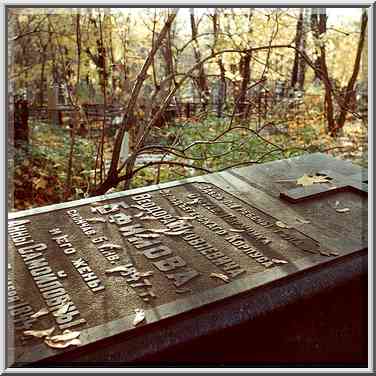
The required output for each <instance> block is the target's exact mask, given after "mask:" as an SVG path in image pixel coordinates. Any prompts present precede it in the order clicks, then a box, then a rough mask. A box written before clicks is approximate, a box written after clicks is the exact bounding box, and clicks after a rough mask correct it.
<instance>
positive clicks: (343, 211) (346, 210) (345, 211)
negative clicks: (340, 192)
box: [336, 208, 350, 213]
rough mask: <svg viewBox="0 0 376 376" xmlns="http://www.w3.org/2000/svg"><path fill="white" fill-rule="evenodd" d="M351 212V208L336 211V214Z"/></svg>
mask: <svg viewBox="0 0 376 376" xmlns="http://www.w3.org/2000/svg"><path fill="white" fill-rule="evenodd" d="M349 211H350V209H349V208H342V209H336V212H338V213H347V212H349Z"/></svg>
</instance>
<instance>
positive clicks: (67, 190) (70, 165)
mask: <svg viewBox="0 0 376 376" xmlns="http://www.w3.org/2000/svg"><path fill="white" fill-rule="evenodd" d="M76 47H77V73H76V102H77V101H78V97H77V90H78V86H79V84H80V71H81V28H80V13H77V15H76ZM76 104H77V103H76ZM72 116H73V119H71V124H70V150H69V158H68V172H67V182H66V187H65V199H66V200H67V199H68V198H69V196H70V195H71V191H72V169H73V153H74V145H75V141H76V129H78V119H79V113H78V112H77V111H73V113H72Z"/></svg>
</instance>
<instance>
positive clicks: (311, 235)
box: [7, 154, 367, 366]
mask: <svg viewBox="0 0 376 376" xmlns="http://www.w3.org/2000/svg"><path fill="white" fill-rule="evenodd" d="M323 169H325V170H329V171H335V172H336V177H335V179H336V180H335V182H332V181H330V180H329V182H327V183H322V184H320V186H321V188H322V189H321V190H320V192H318V194H317V195H316V196H315V195H314V194H312V191H311V189H312V187H304V189H307V195H308V196H309V199H304V200H302V201H298V202H295V203H294V202H291V200H289V198H288V197H287V198H286V196H289V194H291V195H292V196H293V195H294V194H296V192H295V191H294V190H295V189H297V188H299V187H297V185H296V180H297V179H298V178H299V177H301V176H302V175H303V174H308V175H309V174H311V175H314V174H315V173H317V172H320V171H322V170H323ZM355 174H357V178H355V177H354V176H355ZM364 174H365V172H364V171H363V175H362V170H361V169H360V168H358V167H355V166H353V165H352V164H351V163H349V162H344V161H339V160H335V159H334V158H330V157H328V156H326V155H323V154H313V155H309V156H306V157H300V158H293V159H290V160H283V161H277V162H272V163H267V164H264V165H260V166H255V167H246V168H240V169H235V170H231V171H227V172H223V173H217V174H209V175H206V176H201V177H196V178H191V179H186V180H183V181H179V182H173V183H167V184H161V185H159V186H153V187H148V188H142V189H135V190H131V191H127V192H121V193H114V194H110V195H107V196H100V197H94V198H88V199H85V200H80V201H75V202H70V203H63V204H58V205H53V206H48V207H43V208H38V209H32V210H27V211H23V212H18V213H13V214H10V215H9V221H8V239H9V242H8V244H9V246H8V305H7V307H8V314H9V325H8V327H9V333H8V350H9V351H8V362H9V366H12V365H13V366H25V365H35V364H55V365H62V364H73V365H74V364H86V365H87V364H91V365H93V366H94V365H96V364H98V365H100V364H115V365H116V364H119V363H123V364H126V363H127V362H132V361H133V362H134V361H137V360H139V359H142V358H143V357H145V356H149V355H153V354H156V353H158V352H159V351H162V350H165V349H168V348H171V347H173V346H175V345H178V344H184V343H185V342H188V341H190V340H193V339H195V338H199V337H201V336H204V335H208V334H210V333H211V332H215V331H218V330H222V329H225V328H230V327H233V326H236V325H238V324H241V323H243V322H247V321H250V320H252V319H255V318H256V317H257V316H258V315H259V314H260V312H266V311H271V310H273V309H274V308H275V307H277V306H281V305H285V304H289V303H291V302H292V301H294V300H299V299H301V298H304V297H306V296H309V295H312V294H314V293H315V292H317V291H320V290H325V289H327V288H330V286H335V285H338V284H341V283H344V281H348V280H351V278H354V276H356V275H360V274H364V273H365V272H366V251H367V195H365V194H364V190H361V189H360V190H354V189H348V190H347V189H340V190H337V189H332V193H331V194H325V195H324V196H322V195H321V194H320V193H322V191H330V190H331V188H332V187H333V184H336V185H338V186H341V187H342V186H347V185H350V186H352V185H356V184H358V186H359V184H365V183H363V182H364V181H366V177H365V176H364ZM342 177H343V179H344V182H343V184H342V185H341V181H340V180H341V178H342ZM354 179H355V180H354ZM357 179H358V180H359V181H357ZM349 181H351V184H349ZM324 186H326V187H327V189H324V188H323V187H324ZM289 192H290V193H289ZM291 192H292V193H291ZM299 195H300V196H299V197H301V196H302V192H300V193H299ZM303 196H304V195H303ZM345 208H346V209H348V210H341V209H345ZM43 308H44V309H47V311H46V314H44V315H42V316H40V317H36V318H35V313H37V312H38V311H40V310H41V309H43ZM139 310H143V311H144V312H145V318H144V320H143V321H141V322H139V323H136V322H135V317H136V315H137V312H139ZM49 328H55V329H54V332H53V334H52V335H55V334H61V333H63V332H64V331H66V330H70V331H79V332H80V335H79V340H80V344H74V345H71V346H68V347H66V348H61V349H56V348H54V347H51V346H50V345H48V344H47V343H45V342H44V338H36V337H34V336H29V335H25V331H27V330H45V329H49Z"/></svg>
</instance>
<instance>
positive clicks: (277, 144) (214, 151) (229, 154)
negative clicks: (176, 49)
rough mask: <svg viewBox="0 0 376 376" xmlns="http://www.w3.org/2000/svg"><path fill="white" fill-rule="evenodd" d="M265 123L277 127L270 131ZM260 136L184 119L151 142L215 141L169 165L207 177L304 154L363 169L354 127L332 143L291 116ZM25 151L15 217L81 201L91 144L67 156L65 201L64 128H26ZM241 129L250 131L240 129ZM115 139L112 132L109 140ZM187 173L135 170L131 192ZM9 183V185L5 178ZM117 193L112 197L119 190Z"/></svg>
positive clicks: (362, 139)
mask: <svg viewBox="0 0 376 376" xmlns="http://www.w3.org/2000/svg"><path fill="white" fill-rule="evenodd" d="M271 123H274V124H278V125H276V126H274V125H272V124H271ZM265 124H267V125H265V127H264V128H263V130H262V131H261V132H260V135H261V136H262V137H258V136H257V135H255V133H254V132H253V130H256V129H257V127H258V125H257V122H249V121H242V122H237V124H236V126H239V127H243V128H239V129H233V130H232V131H231V132H225V131H226V129H228V125H229V120H228V119H226V120H225V119H218V118H215V117H212V118H207V119H205V120H204V121H202V120H199V119H195V118H192V119H189V121H187V120H186V121H184V122H183V121H181V123H176V124H174V125H170V126H169V127H165V128H163V129H157V130H156V131H155V132H154V134H153V138H154V142H158V140H159V142H160V143H165V144H166V143H167V141H166V140H169V142H172V140H175V142H176V147H177V148H179V149H184V148H187V147H188V146H189V145H192V143H194V142H195V141H198V140H204V141H213V140H214V139H215V138H216V136H218V135H219V134H221V133H224V134H223V136H222V137H220V138H218V140H217V141H220V143H204V144H196V145H194V146H192V147H190V148H189V149H187V150H186V152H185V155H186V156H187V158H192V159H183V158H178V157H174V158H175V159H174V160H175V161H180V162H186V163H190V164H192V165H193V166H195V167H201V168H205V169H208V170H211V171H215V170H221V169H224V168H227V167H229V166H232V165H241V164H242V163H244V162H246V161H253V162H256V161H257V162H258V163H262V162H267V161H272V160H275V159H282V158H289V157H292V156H296V155H301V154H304V153H312V152H317V151H322V152H327V153H329V154H331V155H334V156H336V157H338V158H342V159H350V160H352V161H353V162H354V163H355V164H359V165H362V166H364V167H367V150H368V148H367V129H366V126H365V125H364V124H363V123H361V122H360V121H351V120H350V121H348V122H347V123H346V126H345V129H344V132H343V135H341V136H340V137H338V138H335V139H333V138H331V137H330V136H328V135H326V133H325V125H324V119H323V117H322V115H312V116H310V117H307V116H305V117H304V118H303V117H299V116H295V117H293V118H291V119H284V121H282V122H281V121H279V123H278V122H277V118H276V119H273V118H269V119H268V121H267V122H266V123H265ZM30 126H31V129H32V132H31V147H30V149H29V151H28V152H27V153H26V152H25V151H20V150H19V151H17V152H16V153H15V155H14V171H13V172H14V174H13V175H14V179H13V183H14V186H13V187H14V206H15V210H21V209H26V208H31V207H37V206H43V205H48V204H52V203H57V202H62V201H66V200H74V199H80V198H83V197H86V196H87V194H88V191H89V188H90V184H93V176H94V170H93V169H94V163H95V155H96V147H97V145H98V132H97V136H96V137H93V135H92V136H91V138H90V135H86V136H85V137H81V136H79V135H77V136H76V141H75V148H74V153H73V156H74V158H73V178H72V186H73V189H72V190H71V191H70V192H68V193H67V191H66V179H67V171H68V159H69V152H70V132H69V129H68V128H59V127H52V126H51V125H49V124H46V123H32V122H31V124H30ZM244 128H249V129H250V130H248V129H244ZM112 133H114V132H112ZM112 144H113V135H111V136H106V148H105V159H106V160H107V161H109V160H110V157H111V146H112ZM201 173H202V172H200V171H197V170H195V169H194V168H190V167H181V166H177V167H173V168H172V167H171V166H168V165H163V166H161V167H160V168H159V173H158V168H157V167H155V166H153V167H148V168H145V169H143V170H141V171H140V172H139V173H138V174H137V175H136V176H135V177H134V179H133V181H132V185H131V187H132V188H135V187H141V186H146V185H151V184H155V183H157V182H166V181H172V180H177V179H182V178H185V177H189V176H193V175H197V174H201ZM10 178H11V177H10ZM122 189H123V188H122V187H121V186H119V187H116V188H115V189H113V190H122Z"/></svg>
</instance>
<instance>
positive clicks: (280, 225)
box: [275, 221, 290, 228]
mask: <svg viewBox="0 0 376 376" xmlns="http://www.w3.org/2000/svg"><path fill="white" fill-rule="evenodd" d="M275 224H276V225H277V226H278V227H280V228H290V227H289V226H288V225H286V223H283V222H282V221H276V222H275Z"/></svg>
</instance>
